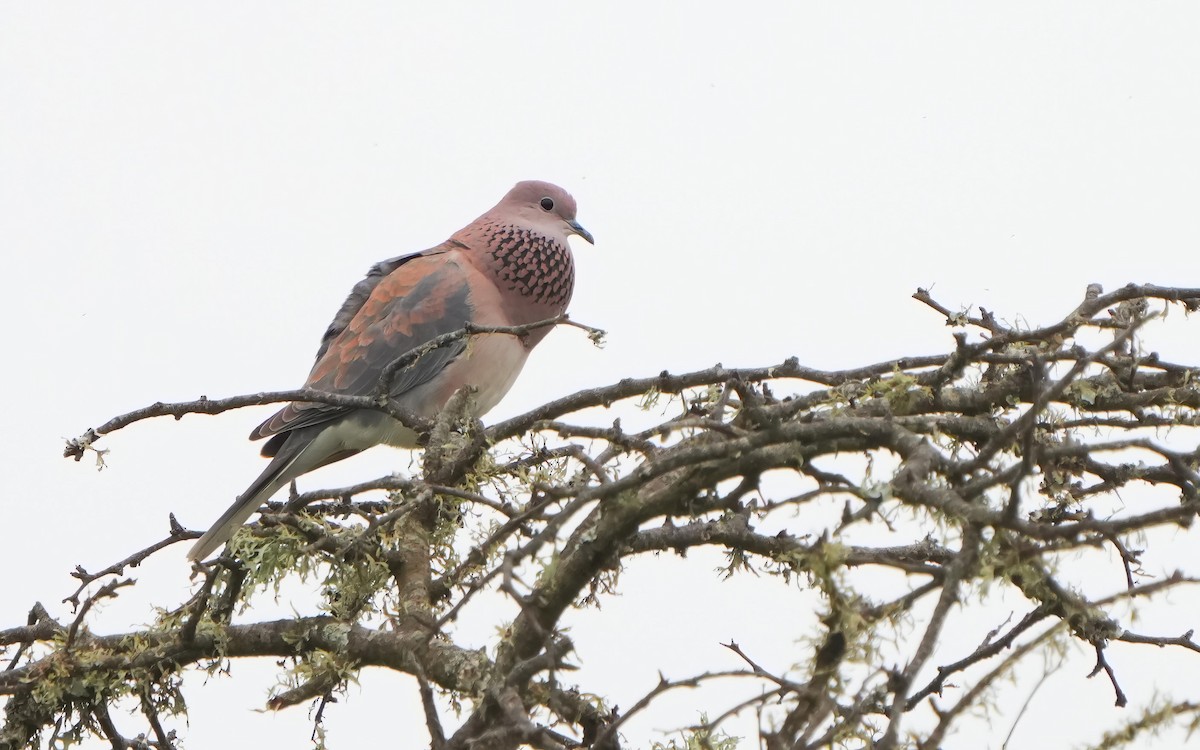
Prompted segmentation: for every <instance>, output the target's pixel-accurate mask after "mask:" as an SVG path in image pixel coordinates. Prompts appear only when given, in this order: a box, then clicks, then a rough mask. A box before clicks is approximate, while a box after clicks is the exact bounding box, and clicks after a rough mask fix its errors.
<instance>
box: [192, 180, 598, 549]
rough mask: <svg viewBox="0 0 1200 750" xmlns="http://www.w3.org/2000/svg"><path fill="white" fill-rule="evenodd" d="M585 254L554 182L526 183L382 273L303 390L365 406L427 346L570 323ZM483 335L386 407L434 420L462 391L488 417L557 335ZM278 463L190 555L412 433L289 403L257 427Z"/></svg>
mask: <svg viewBox="0 0 1200 750" xmlns="http://www.w3.org/2000/svg"><path fill="white" fill-rule="evenodd" d="M572 234H574V235H578V236H580V237H582V238H583V239H585V240H587V241H588V242H589V243H590V242H592V235H591V234H589V233H588V231H587V230H586V229H584V228H583V227H582V226H580V225H579V223H578V222H577V221H575V199H574V198H572V197H571V196H570V195H569V194H568V193H567V192H566V191H565V190H563V189H562V188H560V187H557V186H555V185H551V184H550V183H547V182H536V181H530V182H520V183H517V185H516V186H515V187H514V188H513V189H512V190H510V191H509V192H508V194H507V195H505V196H504V199H503V200H501V201H500V202H499V203H497V204H496V206H495V207H494V208H492V209H491V210H490V211H488V212H487V213H485V214H484V215H483V216H480V217H479V218H478V219H476V220H475V221H473V222H471V224H469V225H467V226H466V227H464V228H463V229H460V230H459V231H458V232H455V233H454V235H453V236H451V237H450V239H449V240H447V241H446V242H443V243H442V244H441V245H438V246H437V247H435V248H432V249H429V250H425V251H423V252H419V253H413V254H411V255H402V256H399V257H396V258H392V259H390V260H385V261H383V262H381V263H378V264H376V265H375V266H374V267H373V268H372V269H371V270H370V272H368V274H367V277H366V278H365V279H363V280H362V281H360V282H358V284H356V285H355V287H354V290H353V291H351V292H350V296H349V297H348V298H347V299H346V302H345V303H344V304H343V305H342V308H341V310H339V311H338V313H337V315H336V316H335V317H334V319H333V323H331V324H330V326H329V329H328V330H326V331H325V335H324V336H323V337H322V338H321V347H320V349H319V350H318V351H317V361H316V364H315V365H313V368H312V372H311V373H309V375H308V381H307V382H306V383H305V387H307V388H313V389H315V390H319V391H326V392H331V393H342V394H351V395H358V396H363V395H369V394H371V393H372V392H373V389H375V388H376V387H377V385H378V384H379V380H380V375H381V373H382V372H383V370H384V368H386V367H387V366H388V364H389V363H391V362H393V361H395V360H396V359H397V358H399V357H401V356H402V355H404V354H405V353H406V352H408V351H410V350H412V349H414V348H416V347H419V346H421V345H422V344H424V343H425V342H427V341H430V340H431V339H433V338H435V337H437V336H439V335H442V334H445V333H450V332H452V331H457V330H459V329H461V328H463V326H464V324H466V323H473V324H475V325H480V326H514V325H523V324H527V323H534V322H537V321H540V320H546V319H548V318H553V317H555V316H557V315H560V314H562V313H563V312H565V311H566V309H567V303H568V302H569V301H570V299H571V289H572V287H573V286H574V282H575V265H574V261H573V260H572V258H571V249H570V247H569V245H568V244H567V237H568V236H570V235H572ZM549 330H550V329H549V327H546V328H539V329H536V330H533V331H531V332H530V333H529V334H527V335H525V336H522V337H518V336H513V335H507V334H485V335H481V336H477V337H475V338H474V339H473V340H472V341H471V342H469V343H468V341H467V340H466V339H465V338H464V339H458V340H455V341H453V342H452V343H451V344H449V345H445V346H441V347H439V348H436V349H433V350H432V351H429V352H427V353H425V354H424V355H423V356H421V357H420V358H418V359H417V360H416V362H415V363H413V364H412V365H410V366H409V367H408V368H407V369H404V370H401V371H400V372H399V373H398V374H397V375H396V377H395V379H394V380H393V381H392V385H391V390H390V395H391V397H392V399H394V400H395V402H396V403H397V404H399V405H400V406H402V407H404V408H406V409H408V410H410V411H411V412H413V413H415V414H417V415H418V416H421V417H426V418H432V417H434V416H436V415H437V413H438V412H439V411H440V410H441V408H442V407H443V406H444V405H445V404H446V402H447V400H449V398H450V397H451V396H452V395H453V394H454V393H455V391H457V390H458V389H459V388H460V387H462V386H464V385H470V386H474V387H475V388H476V389H477V393H476V394H475V413H476V415H477V416H481V415H483V414H484V413H486V412H487V411H488V410H489V409H491V408H492V407H493V406H495V405H496V404H497V403H498V402H499V401H500V399H501V398H502V397H503V396H504V394H505V393H507V392H508V389H509V388H510V387H511V386H512V384H513V381H514V380H516V377H517V374H518V373H519V372H520V371H521V366H522V365H524V364H525V359H526V357H527V356H528V355H529V351H530V350H531V349H532V348H533V347H534V345H535V344H537V343H538V342H539V341H541V340H542V338H544V337H545V335H546V334H547V333H548V332H549ZM266 437H269V438H270V439H269V440H267V442H266V445H264V446H263V450H262V454H263V455H264V456H266V457H268V458H270V459H271V463H270V464H268V465H267V468H266V469H265V470H264V471H263V473H262V474H261V475H260V476H259V477H258V479H256V480H254V483H253V484H251V485H250V486H249V487H248V488H247V489H246V491H245V492H243V493H242V494H241V495H240V496H239V497H238V499H237V501H236V502H234V504H233V505H232V506H230V508H229V510H227V511H225V514H224V515H222V516H221V518H220V519H219V520H218V521H217V522H216V523H215V524H214V525H213V526H212V528H211V529H209V530H208V532H206V533H205V534H204V536H203V537H201V538H200V540H199V541H198V542H196V545H195V546H194V547H192V549H191V551H190V552H189V553H188V557H189V558H190V559H192V560H202V559H204V558H205V557H208V556H209V555H210V554H212V553H213V552H214V551H216V549H217V548H218V547H220V546H221V545H222V544H224V543H225V542H226V541H228V540H229V538H230V537H232V536H233V533H234V532H235V531H237V529H238V527H240V526H241V525H242V524H243V523H245V522H246V519H248V518H249V517H250V516H251V515H252V514H253V513H254V512H255V511H256V510H258V509H259V507H261V506H262V504H263V503H265V502H266V501H267V500H269V499H270V498H271V496H272V495H274V494H275V493H276V492H277V491H278V490H279V489H280V488H281V487H283V486H285V485H287V484H288V483H289V482H291V481H292V480H293V479H295V478H296V477H298V476H300V475H301V474H305V473H307V472H310V471H312V470H314V469H317V468H319V467H321V466H325V465H326V464H330V463H333V462H334V461H340V460H342V459H343V458H347V457H349V456H352V455H354V454H356V453H359V452H361V451H364V450H366V449H367V448H370V447H372V446H375V445H379V444H380V443H387V444H388V445H394V446H398V447H402V448H413V447H415V446H416V444H417V441H416V438H417V436H416V433H414V432H413V431H412V430H411V429H409V428H407V427H405V426H404V425H402V424H401V423H400V422H398V421H397V420H395V419H393V418H392V417H390V416H388V415H387V414H384V413H383V412H380V411H374V410H366V409H348V408H344V407H336V406H330V405H327V404H318V403H292V404H288V405H287V406H286V407H284V408H283V409H281V410H280V411H279V412H278V413H276V414H275V415H274V416H272V417H271V418H270V419H268V420H267V421H265V422H263V423H262V424H261V425H259V426H258V428H257V429H256V430H254V432H253V433H251V435H250V438H251V439H252V440H258V439H261V438H266Z"/></svg>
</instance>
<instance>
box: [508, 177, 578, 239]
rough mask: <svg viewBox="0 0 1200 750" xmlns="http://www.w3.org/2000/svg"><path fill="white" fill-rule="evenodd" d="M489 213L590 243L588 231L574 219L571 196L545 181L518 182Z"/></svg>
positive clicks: (551, 234)
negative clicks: (575, 236)
mask: <svg viewBox="0 0 1200 750" xmlns="http://www.w3.org/2000/svg"><path fill="white" fill-rule="evenodd" d="M489 213H492V214H501V215H507V216H511V217H512V218H513V219H514V220H515V221H516V222H517V223H520V224H522V225H524V226H527V227H529V228H530V229H533V230H535V231H538V232H541V233H542V234H546V235H549V236H556V235H558V236H562V237H564V238H565V237H568V236H570V235H572V234H574V235H578V236H579V237H582V238H583V239H585V240H587V241H588V243H589V244H594V243H593V241H592V233H591V232H589V231H588V230H586V229H584V228H583V227H582V226H580V224H579V222H578V221H576V220H575V199H574V198H572V197H571V194H570V193H568V192H567V191H566V190H563V189H562V188H560V187H559V186H558V185H552V184H551V183H549V182H542V181H540V180H526V181H524V182H518V183H517V184H516V185H514V186H513V189H512V190H509V191H508V194H507V195H505V196H504V198H503V199H502V200H501V201H500V202H499V203H498V204H496V207H495V208H493V209H492V210H491V211H490V212H489Z"/></svg>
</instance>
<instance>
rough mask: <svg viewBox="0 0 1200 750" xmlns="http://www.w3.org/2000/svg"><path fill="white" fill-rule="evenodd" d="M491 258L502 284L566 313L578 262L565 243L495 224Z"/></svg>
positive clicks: (534, 300) (532, 300)
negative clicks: (573, 259)
mask: <svg viewBox="0 0 1200 750" xmlns="http://www.w3.org/2000/svg"><path fill="white" fill-rule="evenodd" d="M490 229H491V231H490V233H489V237H488V243H487V244H488V247H489V248H490V249H489V250H488V257H489V259H490V260H491V262H492V265H493V267H494V268H495V271H496V277H497V279H498V281H499V283H500V285H501V286H503V287H505V288H507V289H509V290H512V291H515V292H517V293H518V294H520V295H521V296H522V297H524V298H525V299H526V300H527V301H529V302H533V303H535V304H539V305H545V306H547V307H553V308H556V309H557V310H558V312H562V311H563V310H565V309H566V307H567V302H569V301H570V299H571V291H572V289H573V288H574V286H575V263H574V261H572V259H571V251H570V250H569V249H568V248H567V247H565V246H564V245H563V244H561V243H558V242H555V241H554V240H551V239H549V238H547V237H545V236H543V235H540V234H537V233H535V232H530V231H529V230H527V229H521V228H518V227H514V226H509V225H504V226H493V227H491V228H490Z"/></svg>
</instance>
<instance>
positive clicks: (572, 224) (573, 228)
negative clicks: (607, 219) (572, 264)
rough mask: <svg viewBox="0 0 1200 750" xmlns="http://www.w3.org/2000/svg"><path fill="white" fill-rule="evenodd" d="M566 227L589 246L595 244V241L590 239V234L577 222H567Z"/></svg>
mask: <svg viewBox="0 0 1200 750" xmlns="http://www.w3.org/2000/svg"><path fill="white" fill-rule="evenodd" d="M567 226H569V227H571V231H572V232H574V233H575V234H577V235H579V236H580V237H582V238H584V239H585V240H587V242H588V244H589V245H595V244H596V241H595V240H594V239H592V233H591V232H589V231H588V230H586V229H584V228H583V225H581V224H580V223H579V222H578V221H568V222H567Z"/></svg>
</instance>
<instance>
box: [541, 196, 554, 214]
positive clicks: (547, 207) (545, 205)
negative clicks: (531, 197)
mask: <svg viewBox="0 0 1200 750" xmlns="http://www.w3.org/2000/svg"><path fill="white" fill-rule="evenodd" d="M540 203H541V206H542V210H544V211H553V210H554V201H553V200H551V199H550V198H542V200H541V201H540Z"/></svg>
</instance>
